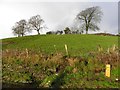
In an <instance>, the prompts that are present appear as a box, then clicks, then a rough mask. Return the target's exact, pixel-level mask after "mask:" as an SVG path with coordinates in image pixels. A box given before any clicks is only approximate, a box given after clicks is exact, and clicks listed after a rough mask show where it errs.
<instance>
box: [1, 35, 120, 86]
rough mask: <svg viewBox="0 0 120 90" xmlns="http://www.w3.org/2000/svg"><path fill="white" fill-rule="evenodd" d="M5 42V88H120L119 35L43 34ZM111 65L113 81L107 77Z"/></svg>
mask: <svg viewBox="0 0 120 90" xmlns="http://www.w3.org/2000/svg"><path fill="white" fill-rule="evenodd" d="M2 41H3V48H2V50H3V51H2V64H3V65H2V70H3V72H2V73H3V74H2V79H3V87H26V86H27V87H37V88H41V87H42V88H45V87H52V88H108V87H109V88H118V84H119V81H120V80H117V81H116V78H119V77H118V76H119V75H120V73H119V71H118V70H120V67H118V64H119V62H118V60H119V58H118V57H119V53H118V52H119V48H118V37H116V36H98V35H47V36H46V35H40V36H26V37H19V38H8V39H3V40H2ZM65 44H67V45H68V52H69V55H66V54H65V49H64V45H65ZM54 45H56V47H54ZM108 63H109V64H110V65H111V77H110V78H108V77H105V65H106V64H108Z"/></svg>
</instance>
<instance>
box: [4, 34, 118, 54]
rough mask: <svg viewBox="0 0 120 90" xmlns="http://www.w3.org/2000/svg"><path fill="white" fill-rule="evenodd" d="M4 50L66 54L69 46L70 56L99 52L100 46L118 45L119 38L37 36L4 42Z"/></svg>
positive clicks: (104, 47) (105, 47)
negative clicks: (65, 46)
mask: <svg viewBox="0 0 120 90" xmlns="http://www.w3.org/2000/svg"><path fill="white" fill-rule="evenodd" d="M2 44H3V50H4V49H16V48H17V49H26V48H28V49H34V50H41V51H43V52H45V53H54V52H56V51H58V52H65V49H64V45H65V44H67V45H68V51H69V53H70V54H72V55H73V54H79V53H84V52H85V53H86V52H89V51H91V50H92V51H94V50H97V48H98V47H99V46H100V47H102V48H103V49H107V48H109V47H112V46H113V45H114V44H115V45H116V46H117V45H118V37H117V36H98V35H72V34H71V35H40V36H38V35H36V36H26V37H17V38H8V39H3V40H2Z"/></svg>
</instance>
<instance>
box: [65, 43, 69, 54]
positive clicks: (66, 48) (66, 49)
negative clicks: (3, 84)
mask: <svg viewBox="0 0 120 90" xmlns="http://www.w3.org/2000/svg"><path fill="white" fill-rule="evenodd" d="M65 51H66V54H67V55H68V47H67V45H66V44H65Z"/></svg>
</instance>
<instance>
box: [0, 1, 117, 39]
mask: <svg viewBox="0 0 120 90" xmlns="http://www.w3.org/2000/svg"><path fill="white" fill-rule="evenodd" d="M41 1H42V0H41ZM49 1H50V0H49ZM59 1H60V0H59ZM64 1H66V2H55V1H54V0H51V2H48V0H44V2H40V1H38V0H29V1H28V0H18V1H17V0H16V1H15V0H11V1H10V0H4V1H3V0H1V1H0V38H7V37H13V36H14V35H13V34H12V30H11V29H12V26H14V24H15V22H17V21H19V20H21V19H26V20H28V19H29V18H30V17H32V16H34V15H37V14H39V15H40V16H41V17H42V18H43V19H44V21H45V24H46V25H47V27H48V30H46V31H50V30H60V29H61V30H62V29H64V28H65V27H67V26H70V25H71V24H72V23H73V21H74V19H75V17H76V15H77V14H78V13H79V12H80V11H82V10H84V9H86V8H88V7H92V6H100V7H101V10H102V11H103V17H102V21H101V23H100V24H99V26H100V29H101V30H100V32H107V33H114V34H116V33H117V32H118V2H117V1H118V0H109V2H108V0H104V1H106V2H96V0H92V2H90V0H84V1H86V2H78V1H83V0H72V1H71V0H69V2H68V0H64ZM73 1H74V2H73ZM88 1H89V2H88ZM113 1H114V2H113ZM115 1H116V2H115ZM46 31H44V30H43V31H42V32H41V33H43V34H44V33H45V32H46ZM32 34H37V32H35V31H34V32H33V33H32Z"/></svg>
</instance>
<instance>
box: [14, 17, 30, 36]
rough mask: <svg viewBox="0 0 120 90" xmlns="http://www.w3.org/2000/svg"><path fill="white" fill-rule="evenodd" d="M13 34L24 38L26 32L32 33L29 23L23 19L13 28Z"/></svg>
mask: <svg viewBox="0 0 120 90" xmlns="http://www.w3.org/2000/svg"><path fill="white" fill-rule="evenodd" d="M12 30H13V34H14V35H18V37H19V36H24V35H25V34H26V32H30V30H29V29H28V28H27V21H26V20H24V19H22V20H20V21H19V22H16V23H15V26H13V27H12Z"/></svg>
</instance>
